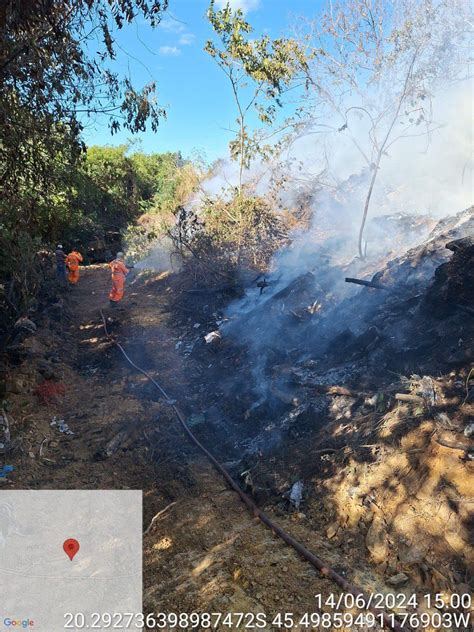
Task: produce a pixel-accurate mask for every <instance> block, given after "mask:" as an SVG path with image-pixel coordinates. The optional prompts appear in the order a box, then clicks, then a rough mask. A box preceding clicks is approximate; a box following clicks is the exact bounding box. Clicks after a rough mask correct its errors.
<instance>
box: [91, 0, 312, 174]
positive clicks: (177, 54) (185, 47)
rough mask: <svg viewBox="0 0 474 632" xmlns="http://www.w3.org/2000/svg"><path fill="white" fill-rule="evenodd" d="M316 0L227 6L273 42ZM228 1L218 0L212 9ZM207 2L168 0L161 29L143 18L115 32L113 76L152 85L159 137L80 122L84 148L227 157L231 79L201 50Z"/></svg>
mask: <svg viewBox="0 0 474 632" xmlns="http://www.w3.org/2000/svg"><path fill="white" fill-rule="evenodd" d="M320 1H321V0H231V2H230V4H231V5H232V6H234V7H239V8H241V9H242V10H243V11H244V13H245V16H246V19H247V20H248V21H249V22H250V23H251V24H252V26H253V27H254V28H255V34H256V35H259V34H262V33H268V35H269V36H270V37H272V38H277V37H281V36H284V35H289V33H290V29H291V25H292V23H294V21H295V18H296V16H301V15H305V16H307V17H313V16H314V15H315V14H316V13H317V11H318V7H319V6H320ZM224 4H225V0H216V7H217V8H219V7H220V6H223V5H224ZM208 6H209V3H208V1H207V0H170V2H169V9H168V10H167V11H166V12H165V13H164V15H163V20H162V22H161V24H160V26H159V27H158V28H156V29H152V28H150V27H149V25H148V24H147V23H146V21H145V20H144V19H143V18H138V19H137V20H136V21H135V22H134V23H133V24H131V25H129V26H126V27H124V29H122V30H121V31H117V32H116V33H115V38H116V49H117V59H116V62H115V63H114V66H113V68H114V70H116V71H118V72H120V73H121V74H122V75H126V76H131V78H132V80H133V84H134V86H135V87H142V86H143V85H145V84H147V83H149V82H150V81H156V84H157V95H158V102H159V105H160V107H163V108H164V109H166V111H167V119H166V120H162V122H161V125H160V128H159V130H158V132H157V133H153V132H152V131H151V130H150V131H147V132H145V133H140V134H136V135H132V134H131V133H130V132H128V131H126V130H125V131H123V132H120V133H118V134H115V135H113V136H112V135H111V134H110V131H109V129H108V126H107V121H106V120H105V119H103V118H102V119H100V118H99V119H97V120H95V121H94V120H91V119H85V120H84V121H83V122H84V134H83V136H84V140H85V142H86V144H87V145H93V144H98V145H106V144H112V145H118V144H121V143H126V142H127V141H129V140H133V141H135V142H136V143H137V145H136V146H137V149H138V148H140V149H141V150H143V151H146V152H162V151H181V152H182V154H183V156H184V157H185V158H188V157H192V156H193V155H200V156H202V157H203V158H204V159H205V160H206V161H209V162H211V161H213V160H215V159H217V158H219V157H223V156H225V155H226V154H227V148H228V143H229V141H230V140H231V139H232V137H233V133H232V132H231V131H229V130H231V129H235V119H236V112H235V105H234V102H233V99H232V94H231V87H230V85H229V84H228V80H227V78H226V77H225V75H224V73H223V72H222V70H221V69H220V68H218V66H217V64H216V63H215V61H214V60H213V59H212V58H211V57H210V56H209V55H208V54H207V53H206V52H204V50H203V49H204V45H205V43H206V41H207V40H208V39H209V38H210V37H212V29H211V27H210V25H209V23H208V21H207V18H206V10H207V8H208Z"/></svg>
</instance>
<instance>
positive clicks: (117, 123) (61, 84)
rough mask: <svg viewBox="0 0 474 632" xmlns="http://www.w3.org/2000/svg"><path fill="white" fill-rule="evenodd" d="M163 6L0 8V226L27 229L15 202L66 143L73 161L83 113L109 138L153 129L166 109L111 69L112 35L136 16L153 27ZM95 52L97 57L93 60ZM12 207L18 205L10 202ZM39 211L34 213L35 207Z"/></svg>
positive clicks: (82, 3) (148, 90)
mask: <svg viewBox="0 0 474 632" xmlns="http://www.w3.org/2000/svg"><path fill="white" fill-rule="evenodd" d="M166 5H167V0H162V1H157V0H145V1H140V2H138V1H134V0H118V1H113V0H99V1H97V2H91V1H90V0H76V1H75V2H67V1H66V0H46V1H44V0H29V1H28V2H27V1H25V0H23V1H20V2H14V1H13V0H10V1H7V2H4V3H2V6H1V8H0V84H1V85H2V90H1V91H0V181H1V182H2V191H1V192H2V202H3V204H2V207H1V208H0V211H1V212H2V219H3V221H4V222H5V221H7V222H13V224H15V225H18V222H19V223H20V224H21V225H23V224H25V223H28V221H29V219H30V216H31V213H29V212H27V213H26V217H25V220H27V221H25V222H24V221H23V219H24V218H23V217H22V215H23V213H24V212H25V207H27V206H31V205H23V204H19V203H18V196H19V193H20V192H21V191H22V190H24V189H26V190H29V191H33V192H34V191H40V190H42V189H44V188H45V184H46V183H47V181H48V179H49V178H50V177H53V176H52V173H51V172H50V171H49V166H50V165H51V164H52V162H54V157H55V156H56V155H57V153H58V150H59V151H61V150H64V147H65V146H66V145H68V146H69V147H70V148H71V149H70V152H69V153H70V157H71V159H77V157H78V154H79V153H80V150H81V149H82V145H81V142H80V131H81V126H82V120H83V119H84V117H85V116H87V115H102V116H105V117H106V118H107V120H108V122H109V126H110V129H111V131H112V132H114V131H117V130H119V129H120V127H123V128H126V129H129V130H130V131H131V132H137V131H140V130H143V129H145V127H146V124H147V122H150V124H151V127H152V129H156V128H157V125H158V122H159V119H160V117H161V116H162V115H163V111H162V110H161V109H160V108H158V107H157V105H156V103H155V100H154V96H153V93H154V89H155V87H154V85H153V84H150V85H147V86H145V87H144V88H142V89H141V90H136V89H135V88H134V87H133V85H132V83H131V81H130V79H129V78H128V77H125V78H121V77H120V76H119V75H118V74H117V73H114V72H112V71H111V70H110V68H109V64H108V62H109V61H111V60H113V59H114V57H115V43H114V38H113V29H116V30H119V29H121V28H122V27H123V25H124V24H125V23H127V22H131V21H132V20H133V19H134V18H135V17H136V16H137V15H140V14H141V15H142V16H143V17H144V18H145V19H147V20H148V21H149V23H150V24H152V25H156V24H157V23H158V22H159V20H160V16H161V12H162V11H163V9H165V8H166ZM92 51H98V52H97V53H96V55H94V54H93V53H92ZM12 201H14V202H16V203H14V204H12ZM38 210H39V209H38Z"/></svg>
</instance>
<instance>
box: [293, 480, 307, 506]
mask: <svg viewBox="0 0 474 632" xmlns="http://www.w3.org/2000/svg"><path fill="white" fill-rule="evenodd" d="M303 488H304V484H303V481H296V483H293V485H292V487H291V491H290V502H291V503H292V504H293V505H294V506H295V507H296V509H299V508H300V505H301V501H302V500H303Z"/></svg>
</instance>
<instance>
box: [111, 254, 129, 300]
mask: <svg viewBox="0 0 474 632" xmlns="http://www.w3.org/2000/svg"><path fill="white" fill-rule="evenodd" d="M109 266H110V269H111V270H112V289H111V290H110V294H109V299H110V305H111V306H112V307H114V306H115V305H116V304H117V303H118V302H119V301H121V300H122V298H123V292H124V288H125V277H126V276H127V274H128V273H129V269H128V268H127V267H126V265H125V264H124V262H123V252H118V253H117V256H116V258H115V259H114V260H113V261H111V262H110V263H109Z"/></svg>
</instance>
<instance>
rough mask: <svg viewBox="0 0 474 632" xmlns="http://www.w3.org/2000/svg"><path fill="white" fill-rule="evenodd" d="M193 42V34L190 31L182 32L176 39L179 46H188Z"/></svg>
mask: <svg viewBox="0 0 474 632" xmlns="http://www.w3.org/2000/svg"><path fill="white" fill-rule="evenodd" d="M193 42H194V35H193V34H192V33H183V34H182V35H181V37H180V38H179V40H178V44H181V46H190V45H191V44H192V43H193Z"/></svg>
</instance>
